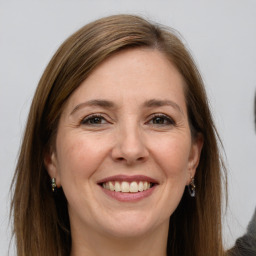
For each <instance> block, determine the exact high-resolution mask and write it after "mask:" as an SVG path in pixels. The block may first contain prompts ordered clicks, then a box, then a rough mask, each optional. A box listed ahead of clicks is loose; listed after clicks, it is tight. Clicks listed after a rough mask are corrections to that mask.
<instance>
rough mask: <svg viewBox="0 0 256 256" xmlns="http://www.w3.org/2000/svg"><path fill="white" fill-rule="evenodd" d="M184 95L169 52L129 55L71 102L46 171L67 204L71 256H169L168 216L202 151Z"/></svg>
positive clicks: (102, 70) (109, 64)
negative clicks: (61, 189)
mask: <svg viewBox="0 0 256 256" xmlns="http://www.w3.org/2000/svg"><path fill="white" fill-rule="evenodd" d="M183 89H184V82H183V79H182V76H181V75H180V74H179V72H178V71H177V70H176V68H175V67H174V66H173V65H172V64H171V63H170V62H169V61H168V60H167V59H166V57H165V56H164V55H163V54H162V53H160V52H159V51H157V50H152V49H129V50H125V51H122V52H119V53H117V54H115V55H114V56H112V57H110V58H108V59H107V60H105V61H104V62H103V63H101V64H100V65H99V66H98V67H97V68H96V69H95V70H94V71H93V72H92V74H91V75H90V76H89V77H88V78H87V79H86V80H85V81H84V82H83V83H82V84H81V85H80V86H79V88H78V89H77V90H76V91H75V92H74V93H73V94H72V95H71V96H70V98H69V99H68V101H67V103H66V105H65V108H64V110H63V113H62V115H61V118H60V121H59V127H58V132H57V138H56V151H53V152H52V153H51V154H50V155H48V156H47V157H46V158H45V164H46V166H47V169H48V172H49V174H50V176H51V177H55V178H56V181H57V186H58V187H60V186H62V187H63V190H64V193H65V196H66V197H67V201H68V210H69V216H70V225H71V234H72V252H71V255H72V256H82V255H87V256H96V255H97V256H103V255H104V256H108V255H111V256H114V255H125V256H126V255H127V256H128V255H129V256H130V255H135V256H136V255H140V256H146V255H147V256H150V255H152V256H153V255H154V256H155V255H159V256H161V255H166V241H167V236H168V225H169V218H170V216H171V215H172V213H173V212H174V210H175V209H176V207H177V206H178V204H179V202H180V200H181V197H182V195H183V192H184V188H185V186H186V185H187V184H189V183H190V181H191V177H193V176H194V175H195V171H196V167H197V165H198V162H199V158H200V151H201V148H202V139H200V138H197V139H192V137H191V132H190V129H189V123H188V116H187V109H186V104H185V97H184V92H183ZM120 190H121V191H120Z"/></svg>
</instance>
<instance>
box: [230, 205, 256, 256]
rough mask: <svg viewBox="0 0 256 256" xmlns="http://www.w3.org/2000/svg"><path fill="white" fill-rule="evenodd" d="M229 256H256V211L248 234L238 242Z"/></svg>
mask: <svg viewBox="0 0 256 256" xmlns="http://www.w3.org/2000/svg"><path fill="white" fill-rule="evenodd" d="M228 256H256V209H255V212H254V215H253V217H252V219H251V221H250V223H249V225H248V228H247V233H246V234H245V235H244V236H242V237H240V238H238V239H237V240H236V244H235V246H234V247H233V248H231V249H230V250H229V251H228Z"/></svg>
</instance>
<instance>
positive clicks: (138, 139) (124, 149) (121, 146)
mask: <svg viewBox="0 0 256 256" xmlns="http://www.w3.org/2000/svg"><path fill="white" fill-rule="evenodd" d="M111 154H112V158H113V160H114V161H117V162H123V163H125V164H127V165H133V164H136V163H141V162H144V161H146V160H147V158H148V156H149V151H148V149H147V147H146V143H145V138H144V136H143V132H141V130H140V128H139V127H133V128H131V127H129V128H128V127H126V128H123V129H121V128H120V129H119V131H118V133H117V134H116V139H115V145H114V147H113V148H112V153H111Z"/></svg>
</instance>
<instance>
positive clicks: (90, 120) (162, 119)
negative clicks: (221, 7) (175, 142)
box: [80, 114, 176, 126]
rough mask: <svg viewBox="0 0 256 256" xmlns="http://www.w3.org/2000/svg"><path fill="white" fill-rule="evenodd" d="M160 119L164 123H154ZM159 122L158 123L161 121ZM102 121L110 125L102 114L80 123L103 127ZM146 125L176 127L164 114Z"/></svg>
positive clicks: (155, 115) (86, 118) (94, 115)
mask: <svg viewBox="0 0 256 256" xmlns="http://www.w3.org/2000/svg"><path fill="white" fill-rule="evenodd" d="M157 118H158V119H160V120H161V121H162V122H163V123H152V122H154V121H156V120H157ZM96 120H98V121H99V122H100V123H97V122H96V123H91V122H92V121H96ZM160 120H158V121H160ZM102 121H105V123H108V121H107V120H106V119H105V118H104V117H103V116H102V115H101V114H92V115H89V116H87V117H85V118H82V119H81V121H80V124H81V125H90V126H98V125H102V124H105V123H102ZM146 124H150V125H154V126H168V125H175V124H176V123H175V121H174V120H173V119H172V118H171V117H169V116H167V115H164V114H154V115H153V116H152V117H151V118H150V120H149V121H147V123H146Z"/></svg>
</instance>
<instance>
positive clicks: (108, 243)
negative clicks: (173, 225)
mask: <svg viewBox="0 0 256 256" xmlns="http://www.w3.org/2000/svg"><path fill="white" fill-rule="evenodd" d="M167 226H168V225H167ZM167 226H166V225H165V226H163V227H162V228H160V229H158V230H154V231H153V232H150V233H149V234H146V235H141V236H136V237H128V238H127V237H125V238H120V237H114V236H111V235H106V234H105V235H104V234H99V233H96V232H91V231H90V232H81V230H79V231H78V230H72V250H71V256H83V255H86V256H117V255H118V256H120V255H122V256H130V255H133V256H155V255H158V256H166V255H167V254H166V245H167V237H168V227H167Z"/></svg>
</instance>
